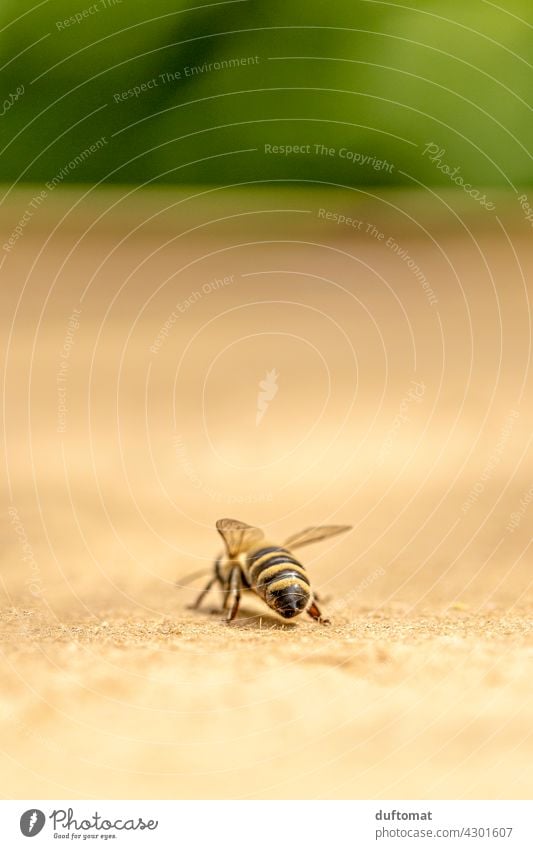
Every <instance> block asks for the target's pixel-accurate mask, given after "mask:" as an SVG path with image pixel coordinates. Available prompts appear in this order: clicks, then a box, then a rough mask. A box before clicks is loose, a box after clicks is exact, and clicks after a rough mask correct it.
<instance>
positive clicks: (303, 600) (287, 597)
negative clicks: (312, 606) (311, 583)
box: [267, 584, 309, 619]
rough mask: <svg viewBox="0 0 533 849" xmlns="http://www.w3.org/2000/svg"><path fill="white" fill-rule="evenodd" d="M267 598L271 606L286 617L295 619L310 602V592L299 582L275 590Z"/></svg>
mask: <svg viewBox="0 0 533 849" xmlns="http://www.w3.org/2000/svg"><path fill="white" fill-rule="evenodd" d="M269 596H270V597H269V598H268V599H267V601H268V603H269V605H270V607H272V608H273V609H274V610H275V611H276V613H279V615H280V616H283V618H284V619H293V618H294V617H295V616H298V614H299V613H301V612H302V611H303V610H305V608H306V607H307V604H308V603H309V593H307V592H305V590H304V589H303V587H301V586H300V585H299V584H291V586H289V587H284V589H282V590H277V591H276V590H274V591H273V592H272V593H270V594H269Z"/></svg>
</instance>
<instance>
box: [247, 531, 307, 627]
mask: <svg viewBox="0 0 533 849" xmlns="http://www.w3.org/2000/svg"><path fill="white" fill-rule="evenodd" d="M244 572H245V577H246V580H247V582H248V585H249V586H250V587H251V588H252V589H253V590H255V592H256V593H257V594H258V595H259V596H260V597H261V598H262V599H264V601H266V603H267V604H268V606H269V607H271V608H272V609H273V610H275V611H276V613H279V614H280V616H283V617H284V618H285V619H292V617H293V616H297V615H298V613H301V612H302V610H305V608H306V607H307V606H308V604H309V602H310V601H311V588H310V584H309V579H308V577H307V575H306V572H305V569H304V567H303V566H302V564H301V563H300V562H299V561H298V560H296V558H295V557H294V556H293V555H292V554H291V552H290V551H288V550H287V549H286V548H281V547H280V546H278V545H270V546H267V547H265V546H263V547H259V548H256V549H254V550H253V551H251V552H249V554H248V556H247V558H246V563H245V568H244Z"/></svg>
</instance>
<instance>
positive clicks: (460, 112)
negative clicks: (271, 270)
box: [0, 0, 532, 188]
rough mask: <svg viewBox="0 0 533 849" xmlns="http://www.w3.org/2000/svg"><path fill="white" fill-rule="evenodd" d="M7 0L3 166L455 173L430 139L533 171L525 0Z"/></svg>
mask: <svg viewBox="0 0 533 849" xmlns="http://www.w3.org/2000/svg"><path fill="white" fill-rule="evenodd" d="M76 15H78V18H77V19H76V18H75V17H74V19H73V20H70V21H68V19H69V18H71V17H72V16H76ZM0 17H1V41H0V49H1V54H2V55H1V63H0V64H1V66H2V71H1V73H2V91H3V98H4V102H3V107H2V108H1V110H0V111H1V112H2V118H1V124H0V129H1V134H2V138H1V150H2V154H1V157H0V180H2V181H4V182H9V183H14V182H19V181H20V182H32V183H42V182H44V183H45V182H47V181H49V180H52V179H54V177H56V176H57V175H60V181H61V182H62V183H64V184H66V183H80V182H82V183H83V182H89V183H94V182H100V181H102V182H105V183H134V184H144V183H156V184H157V183H216V184H228V183H230V184H231V183H243V182H247V181H258V180H259V181H261V180H293V179H297V180H303V181H312V182H317V183H320V182H322V181H325V182H334V183H340V184H346V185H384V186H388V185H416V181H420V182H422V183H424V184H450V177H449V176H447V175H446V174H444V173H442V171H440V170H439V169H438V168H437V167H436V163H435V162H431V161H430V159H429V158H428V156H427V155H426V156H424V155H423V150H424V147H425V146H426V145H427V144H428V143H430V142H432V143H434V144H436V145H437V146H438V148H439V149H441V150H443V151H444V153H442V155H441V160H442V162H443V163H445V164H447V165H449V166H450V168H451V169H452V170H453V169H454V168H458V169H459V170H458V171H457V172H456V173H458V174H460V175H461V176H463V178H464V179H465V181H467V182H469V183H472V184H473V185H476V186H477V185H479V186H500V187H502V188H504V187H506V188H512V187H516V186H519V185H524V184H528V183H530V182H531V177H532V168H531V156H530V154H529V153H528V150H527V148H528V142H529V137H530V132H528V131H529V130H530V129H531V111H530V106H529V105H528V100H529V99H530V96H531V91H532V86H531V73H530V71H531V69H530V65H529V64H528V59H530V58H531V25H530V23H528V21H531V18H532V7H531V0H509V2H506V3H505V9H503V4H502V8H500V7H498V6H497V5H495V4H493V3H489V2H485V0H467V2H463V3H450V2H437V0H436V1H435V2H420V0H418V2H417V0H412V2H411V4H410V5H407V4H406V5H402V4H400V3H394V2H386V3H384V2H378V1H377V0H338V2H329V3H325V2H323V0H306V2H305V3H299V2H295V0H289V2H287V0H268V2H267V0H263V1H262V2H261V0H234V2H219V3H203V4H202V3H195V2H190V3H184V2H180V0H151V2H145V0H122V2H118V0H98V2H96V3H94V4H91V3H90V2H86V0H44V2H40V3H35V5H33V4H31V3H25V2H22V4H21V2H20V0H2V4H1V11H0ZM67 21H68V22H67ZM241 61H243V62H244V63H245V64H239V63H240V62H241ZM210 63H211V65H212V67H211V68H210V67H209V65H210ZM216 63H221V64H222V67H221V68H219V69H217V65H216ZM202 66H207V67H204V68H203V70H200V69H201V67H202ZM187 69H189V70H187ZM191 69H196V71H193V70H191ZM143 84H144V90H141V91H140V92H137V93H133V92H131V91H130V92H129V93H128V90H131V89H133V88H134V87H135V86H137V87H140V88H141V89H142V87H143ZM98 139H101V140H102V141H101V142H100V144H99V146H98V148H97V149H96V150H95V151H93V152H91V153H90V154H87V153H85V154H83V155H82V156H81V159H78V161H74V160H76V157H80V154H82V153H83V152H84V151H87V149H88V148H90V146H91V145H93V144H94V143H95V142H96V141H97V140H98ZM265 144H277V145H284V144H301V145H307V144H309V145H310V146H311V149H310V153H299V154H291V155H289V156H283V155H274V154H270V155H269V154H265V150H264V146H265ZM315 144H319V145H322V144H323V145H326V146H328V147H334V148H335V152H334V154H333V155H331V156H326V155H316V154H315V151H314V147H313V146H314V145H315ZM343 147H345V148H347V149H348V150H351V151H354V152H356V153H357V154H358V157H359V162H356V163H355V164H354V163H353V162H352V161H350V160H349V159H347V158H343V157H341V156H340V155H339V151H340V149H341V148H343ZM242 151H245V152H242ZM365 156H366V157H371V158H374V157H375V158H376V159H377V160H386V162H387V163H388V165H389V166H390V167H385V166H383V167H381V168H377V167H375V166H373V165H372V164H368V162H367V163H366V164H361V158H364V157H365ZM73 161H74V165H72V162H73ZM413 181H415V182H413Z"/></svg>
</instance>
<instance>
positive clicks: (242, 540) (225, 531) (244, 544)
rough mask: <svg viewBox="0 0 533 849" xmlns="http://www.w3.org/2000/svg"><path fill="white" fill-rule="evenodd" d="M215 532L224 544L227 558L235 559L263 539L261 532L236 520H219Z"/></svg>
mask: <svg viewBox="0 0 533 849" xmlns="http://www.w3.org/2000/svg"><path fill="white" fill-rule="evenodd" d="M217 531H218V532H219V534H220V536H221V537H222V539H223V540H224V542H225V544H226V549H227V552H228V557H235V556H236V555H237V554H240V553H241V551H246V550H247V549H249V548H251V547H252V546H253V545H255V543H257V542H261V540H262V539H263V538H264V536H265V535H264V533H263V531H261V530H259V528H254V527H253V526H252V525H246V524H245V523H244V522H239V521H238V520H237V519H219V520H218V522H217Z"/></svg>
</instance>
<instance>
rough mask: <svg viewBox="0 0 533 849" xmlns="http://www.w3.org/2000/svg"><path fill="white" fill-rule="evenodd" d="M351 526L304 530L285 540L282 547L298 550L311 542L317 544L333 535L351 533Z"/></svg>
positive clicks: (322, 526)
mask: <svg viewBox="0 0 533 849" xmlns="http://www.w3.org/2000/svg"><path fill="white" fill-rule="evenodd" d="M351 529H352V527H351V525H317V526H316V527H313V528H306V529H305V530H304V531H300V533H298V534H293V535H292V536H291V537H289V538H288V539H286V540H285V542H284V543H283V545H284V546H285V547H286V548H298V547H299V546H302V545H309V544H310V543H311V542H319V541H320V540H321V539H327V537H333V536H335V534H343V533H344V532H345V531H351Z"/></svg>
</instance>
